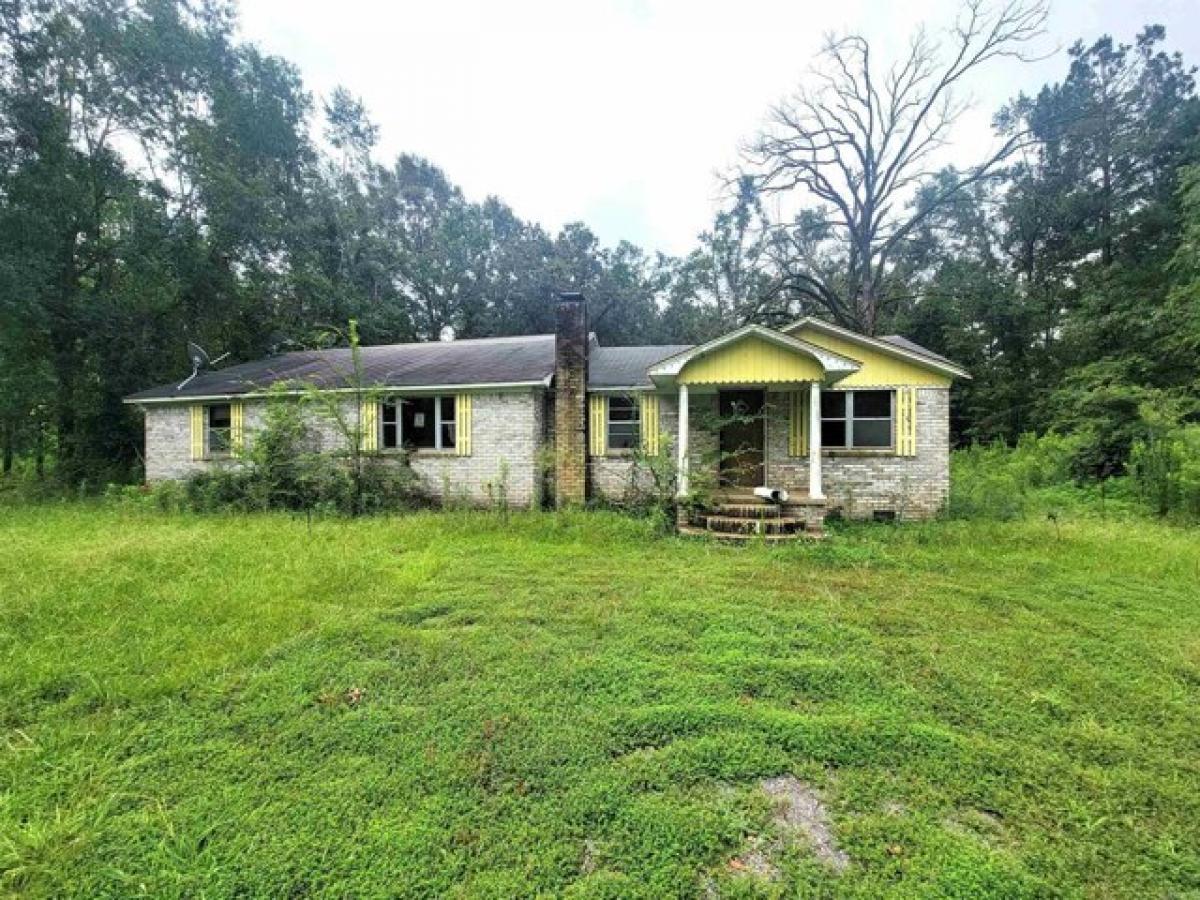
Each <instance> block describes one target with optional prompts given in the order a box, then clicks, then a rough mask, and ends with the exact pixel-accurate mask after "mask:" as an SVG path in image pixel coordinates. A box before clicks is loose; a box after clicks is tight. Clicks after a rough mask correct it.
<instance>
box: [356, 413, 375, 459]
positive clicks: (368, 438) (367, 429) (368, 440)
mask: <svg viewBox="0 0 1200 900" xmlns="http://www.w3.org/2000/svg"><path fill="white" fill-rule="evenodd" d="M358 426H359V428H361V429H362V451H363V453H375V452H376V451H377V450H378V449H379V403H378V402H377V401H375V400H364V401H363V402H362V405H361V406H360V407H359V410H358Z"/></svg>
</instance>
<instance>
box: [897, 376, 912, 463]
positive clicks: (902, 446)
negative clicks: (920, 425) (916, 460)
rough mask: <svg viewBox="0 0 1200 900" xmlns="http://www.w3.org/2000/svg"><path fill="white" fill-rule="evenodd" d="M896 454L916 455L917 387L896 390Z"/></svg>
mask: <svg viewBox="0 0 1200 900" xmlns="http://www.w3.org/2000/svg"><path fill="white" fill-rule="evenodd" d="M896 455H897V456H916V455H917V389H916V388H912V387H902V388H898V389H897V390H896Z"/></svg>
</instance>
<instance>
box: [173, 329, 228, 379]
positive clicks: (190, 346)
mask: <svg viewBox="0 0 1200 900" xmlns="http://www.w3.org/2000/svg"><path fill="white" fill-rule="evenodd" d="M187 354H188V359H190V360H191V361H192V374H191V375H189V376H188V377H187V378H185V379H183V381H181V382H179V387H177V388H175V390H177V391H182V390H183V389H184V388H185V387H187V385H188V382H190V381H191V380H192V379H193V378H195V377H196V376H197V375H199V374H200V373H201V372H203V371H204V370H205V369H208V368H210V367H212V366H215V365H216V364H217V363H219V362H220V361H221V360H223V359H224V358H225V357H227V356H228V355H229V354H228V353H222V354H221V355H220V356H218V357H217V358H216V359H212V358H211V357H209V355H208V353H207V351H205V349H204V348H203V347H201V346H200V345H199V344H197V343H195V342H193V341H188V342H187Z"/></svg>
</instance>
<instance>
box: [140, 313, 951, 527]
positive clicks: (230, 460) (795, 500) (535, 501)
mask: <svg viewBox="0 0 1200 900" xmlns="http://www.w3.org/2000/svg"><path fill="white" fill-rule="evenodd" d="M556 316H557V324H556V333H555V334H541V335H529V336H522V337H501V338H482V339H475V340H455V341H446V342H427V343H414V344H391V345H386V346H372V347H363V348H362V350H361V359H362V364H363V373H364V376H365V380H366V382H367V383H368V384H369V386H370V387H371V394H370V397H369V400H368V401H367V402H363V403H362V404H361V409H357V410H354V409H351V410H349V412H350V414H351V415H354V416H357V421H358V422H359V423H360V426H361V427H362V428H363V444H364V447H365V448H366V449H368V450H369V451H371V452H372V453H378V454H380V455H381V456H383V457H386V456H388V455H389V454H398V453H399V452H400V451H407V453H406V454H405V455H406V456H407V458H408V461H409V464H410V465H411V467H412V468H413V470H414V471H415V472H416V473H417V474H418V476H420V477H421V478H422V480H423V481H424V484H425V488H426V490H427V491H428V492H429V493H430V494H431V495H433V496H439V495H440V494H441V493H442V492H443V491H444V490H446V489H447V488H448V489H450V490H452V491H453V492H455V495H456V496H460V497H466V498H469V499H473V500H475V501H479V502H483V501H485V500H486V499H487V497H488V496H489V485H492V486H494V485H495V484H496V483H497V482H498V481H499V480H500V479H502V478H503V479H504V480H505V483H506V490H507V495H508V499H509V502H511V503H513V504H515V505H522V506H537V505H540V504H542V503H543V502H546V501H549V500H552V501H553V502H554V503H555V504H556V505H559V506H563V505H571V504H581V503H584V502H586V501H587V500H589V499H592V498H597V499H608V500H620V499H622V498H623V497H624V496H625V495H626V494H627V492H628V491H629V490H630V486H631V484H632V483H633V479H635V478H637V477H639V475H638V474H637V473H636V472H635V469H636V467H637V461H636V456H637V454H635V452H634V448H638V447H640V448H642V450H643V451H647V452H649V453H659V452H664V453H671V454H672V455H673V457H674V459H675V460H676V461H677V465H678V472H679V478H678V481H679V493H680V495H681V496H684V495H687V494H688V492H689V480H690V481H692V482H693V483H696V482H699V481H701V480H702V476H704V475H707V476H709V477H708V479H707V480H708V481H709V482H710V483H716V484H717V485H719V487H720V489H721V491H722V492H723V493H722V494H721V496H720V498H719V499H721V500H723V501H726V502H727V504H728V503H732V504H735V505H734V506H732V507H729V506H726V507H722V508H721V509H716V510H709V513H710V514H711V516H712V518H713V522H712V523H710V524H709V527H710V528H712V529H713V530H733V531H737V530H741V528H740V526H739V525H737V524H736V523H733V524H732V525H730V523H725V524H726V525H729V527H728V528H725V527H724V526H723V525H722V524H721V521H718V520H723V519H725V518H728V517H729V516H723V515H721V514H722V513H728V514H730V516H732V517H734V518H736V517H739V516H742V515H745V516H747V517H751V518H754V519H761V518H763V517H764V516H774V517H783V518H781V519H780V522H779V523H774V524H771V523H768V526H767V528H766V529H765V530H767V531H768V532H773V531H788V532H789V533H790V532H791V531H793V530H801V529H803V528H804V527H805V526H807V527H809V528H813V527H819V523H820V521H821V520H823V518H824V516H825V515H826V514H827V513H828V512H829V511H832V510H838V511H840V512H841V513H842V514H843V515H846V516H849V517H854V518H870V517H872V516H875V517H877V518H884V517H886V518H893V517H894V518H899V519H917V518H923V517H927V516H931V515H933V514H935V513H936V512H937V511H938V510H939V509H940V508H941V507H942V506H943V504H944V503H945V500H946V495H947V490H948V486H949V388H950V383H951V381H952V379H954V378H956V377H958V378H962V377H968V376H967V374H966V372H965V371H963V369H962V368H961V367H959V366H958V365H956V364H954V363H952V362H951V361H949V360H947V359H945V358H944V357H941V356H938V355H937V354H935V353H932V352H930V351H929V350H926V349H924V348H923V347H920V346H918V345H916V344H914V343H912V342H910V341H907V340H905V339H904V338H902V337H898V336H887V337H878V338H876V337H867V336H865V335H862V334H857V333H855V332H853V331H849V330H847V329H845V328H841V327H839V326H836V325H831V324H828V323H826V322H823V321H820V320H817V319H813V318H805V319H801V320H800V321H798V322H795V323H793V324H791V325H789V326H787V327H785V328H782V329H778V330H776V329H771V328H766V327H762V326H758V325H747V326H746V327H744V328H739V329H737V330H736V331H732V332H729V333H728V334H725V335H722V336H721V337H718V338H716V339H714V340H711V341H709V342H707V343H704V344H698V345H695V346H691V345H661V346H648V347H602V346H600V345H599V343H598V342H597V341H596V339H595V337H594V335H591V334H589V332H588V327H587V305H586V303H585V301H584V299H583V297H582V296H581V295H578V294H564V295H562V297H561V298H560V301H559V303H558V308H557V313H556ZM349 367H350V351H349V350H347V349H335V350H314V351H300V352H294V353H284V354H281V355H278V356H274V357H270V358H268V359H264V360H260V361H257V362H251V363H245V364H241V365H234V366H230V367H228V368H225V369H221V370H217V371H210V372H204V373H202V374H200V375H199V376H198V377H196V378H194V379H192V380H190V381H189V382H187V383H186V384H185V385H182V386H180V385H175V384H172V385H164V386H161V387H157V388H151V389H150V390H146V391H142V392H140V393H137V394H133V395H131V396H130V397H127V398H126V402H127V403H131V404H134V405H136V406H138V407H140V408H141V409H142V410H143V412H144V413H145V429H146V432H145V433H146V448H145V460H146V479H147V481H151V482H154V481H161V480H164V479H181V478H186V477H188V476H191V475H193V474H196V473H199V472H203V471H205V470H208V469H211V468H212V467H215V466H225V465H230V464H236V461H237V457H238V455H239V453H240V452H241V450H242V449H243V448H244V447H245V446H246V442H247V441H248V440H250V439H251V438H252V435H253V432H254V430H255V429H256V428H257V427H259V426H260V424H261V422H262V421H263V413H264V410H265V408H266V403H267V397H266V392H267V391H268V389H270V388H272V386H276V389H278V386H279V385H280V384H281V383H282V384H283V385H285V386H286V385H307V386H309V387H310V389H311V387H316V388H318V389H321V390H328V391H342V392H345V393H346V394H347V400H346V403H347V404H355V405H357V404H356V401H355V400H354V399H353V397H354V396H355V394H354V393H353V391H352V389H351V388H349V387H347V372H348V371H349ZM706 421H707V422H709V423H712V422H718V423H724V424H721V425H719V427H716V426H713V425H711V424H710V425H708V426H706V425H705V424H704V423H705V422H706ZM313 425H314V428H313V430H314V431H315V433H316V435H315V440H316V442H317V443H318V445H319V447H318V449H322V450H337V449H338V448H337V444H338V443H339V438H338V433H337V432H336V431H335V430H333V429H331V428H329V427H328V426H327V425H326V426H322V425H321V424H320V423H318V422H314V423H313ZM548 460H552V464H548V462H547V461H548ZM707 469H713V470H714V471H711V472H709V471H707ZM713 476H715V478H714V477H713ZM764 485H765V486H770V487H773V488H780V489H784V490H786V491H788V492H789V494H790V496H789V499H788V503H787V504H786V505H785V508H783V509H782V510H781V509H774V510H773V511H767V510H762V509H748V508H746V509H739V508H737V506H736V504H741V505H742V506H745V507H749V505H750V504H753V503H756V501H755V500H754V499H753V498H752V496H751V494H752V489H753V488H756V487H759V486H764ZM784 518H786V520H787V522H791V523H794V525H795V528H792V527H789V526H787V524H786V523H785V522H784ZM697 522H699V524H701V525H703V524H704V523H705V519H704V517H703V516H701V517H700V519H699V520H696V519H693V524H696V523H697ZM682 524H684V525H686V524H687V523H682ZM758 530H763V528H762V525H761V524H760V525H759V526H758Z"/></svg>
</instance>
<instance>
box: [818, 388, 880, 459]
mask: <svg viewBox="0 0 1200 900" xmlns="http://www.w3.org/2000/svg"><path fill="white" fill-rule="evenodd" d="M892 396H893V392H892V391H823V392H822V393H821V446H823V447H830V448H833V449H838V448H843V449H844V448H855V449H860V448H861V449H876V450H878V449H887V448H889V447H891V446H892V416H893V402H892Z"/></svg>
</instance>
